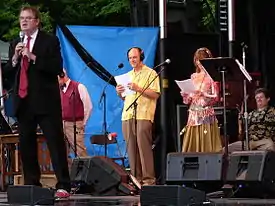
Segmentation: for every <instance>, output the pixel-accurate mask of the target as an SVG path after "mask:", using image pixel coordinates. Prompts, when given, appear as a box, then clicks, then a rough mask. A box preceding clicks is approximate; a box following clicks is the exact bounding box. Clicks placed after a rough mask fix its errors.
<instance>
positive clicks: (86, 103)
mask: <svg viewBox="0 0 275 206" xmlns="http://www.w3.org/2000/svg"><path fill="white" fill-rule="evenodd" d="M70 82H71V80H70V79H69V80H68V81H67V82H66V83H65V84H66V87H64V88H63V90H62V91H63V92H64V93H65V92H66V91H67V88H68V86H69V84H70ZM78 92H79V95H80V99H81V101H82V102H83V107H84V119H83V125H84V126H85V125H86V123H87V121H88V119H89V117H90V115H91V113H92V109H93V105H92V101H91V98H90V95H89V93H88V90H87V88H86V87H85V86H84V85H83V84H81V83H79V84H78Z"/></svg>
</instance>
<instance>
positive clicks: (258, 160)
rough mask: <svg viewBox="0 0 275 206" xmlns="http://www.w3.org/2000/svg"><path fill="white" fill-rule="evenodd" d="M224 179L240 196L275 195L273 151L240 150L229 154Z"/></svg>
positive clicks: (274, 155)
mask: <svg viewBox="0 0 275 206" xmlns="http://www.w3.org/2000/svg"><path fill="white" fill-rule="evenodd" d="M226 180H227V181H228V183H230V184H232V185H234V186H235V187H237V189H238V190H240V191H243V192H241V193H239V194H241V196H246V197H250V196H255V197H256V196H270V195H271V196H272V197H275V184H274V182H275V152H272V151H241V152H233V153H232V154H230V156H229V164H228V171H227V176H226Z"/></svg>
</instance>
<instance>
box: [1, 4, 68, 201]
mask: <svg viewBox="0 0 275 206" xmlns="http://www.w3.org/2000/svg"><path fill="white" fill-rule="evenodd" d="M19 21H20V27H21V31H22V32H23V33H24V36H23V37H21V40H20V39H16V40H15V41H13V42H12V43H11V45H10V51H9V56H10V62H9V63H8V65H7V68H6V71H4V73H5V72H8V71H7V70H9V71H13V72H14V73H15V84H14V112H15V116H16V117H17V119H18V126H19V136H20V138H19V140H20V154H21V159H22V165H23V172H24V184H26V185H38V186H41V183H40V176H41V174H40V167H39V163H38V155H37V136H36V129H37V125H39V126H40V128H41V129H42V131H43V134H44V136H45V138H46V140H47V145H48V148H49V151H50V156H51V160H52V165H53V168H54V171H55V174H56V177H57V185H56V189H57V192H56V196H57V197H68V196H69V192H70V189H71V184H70V177H69V171H68V163H67V155H66V146H65V141H64V134H63V129H62V115H61V114H62V113H61V100H60V93H59V85H58V79H57V75H59V74H61V73H62V69H63V65H62V64H63V62H62V57H61V52H60V44H59V41H58V38H57V37H55V36H51V35H49V34H46V33H45V32H43V31H40V30H39V27H40V15H39V12H38V10H37V9H36V8H33V7H23V8H22V9H21V12H20V17H19Z"/></svg>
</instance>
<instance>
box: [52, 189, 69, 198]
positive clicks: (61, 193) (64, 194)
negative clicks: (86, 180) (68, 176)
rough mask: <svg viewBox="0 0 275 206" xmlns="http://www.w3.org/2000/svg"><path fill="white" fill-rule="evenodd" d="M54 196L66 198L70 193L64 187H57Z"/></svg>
mask: <svg viewBox="0 0 275 206" xmlns="http://www.w3.org/2000/svg"><path fill="white" fill-rule="evenodd" d="M55 197H56V198H67V197H70V193H69V192H68V191H66V190H64V189H58V190H57V191H56V192H55Z"/></svg>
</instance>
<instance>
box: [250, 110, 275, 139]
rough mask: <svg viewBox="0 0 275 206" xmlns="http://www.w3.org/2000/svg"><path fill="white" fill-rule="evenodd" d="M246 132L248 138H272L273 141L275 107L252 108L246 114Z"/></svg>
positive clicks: (274, 134)
mask: <svg viewBox="0 0 275 206" xmlns="http://www.w3.org/2000/svg"><path fill="white" fill-rule="evenodd" d="M248 134H249V138H250V140H253V141H257V140H261V139H272V140H273V141H274V142H275V109H274V107H271V106H270V107H267V108H266V109H264V110H261V111H259V110H254V111H252V112H250V113H249V115H248Z"/></svg>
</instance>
